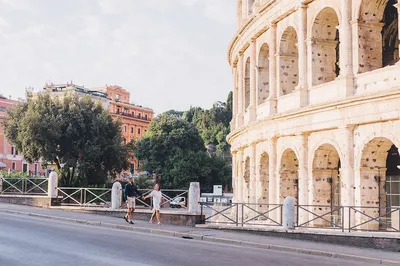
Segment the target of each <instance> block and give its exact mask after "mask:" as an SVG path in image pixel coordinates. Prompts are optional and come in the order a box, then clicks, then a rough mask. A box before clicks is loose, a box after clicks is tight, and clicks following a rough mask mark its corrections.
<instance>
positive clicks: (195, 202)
mask: <svg viewBox="0 0 400 266" xmlns="http://www.w3.org/2000/svg"><path fill="white" fill-rule="evenodd" d="M199 202H200V183H199V182H190V187H189V193H188V211H189V213H192V214H196V213H199V206H200V205H199Z"/></svg>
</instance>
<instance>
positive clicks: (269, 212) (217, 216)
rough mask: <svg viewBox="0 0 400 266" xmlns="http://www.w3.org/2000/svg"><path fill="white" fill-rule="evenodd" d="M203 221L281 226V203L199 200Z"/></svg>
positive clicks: (240, 224) (237, 224)
mask: <svg viewBox="0 0 400 266" xmlns="http://www.w3.org/2000/svg"><path fill="white" fill-rule="evenodd" d="M199 204H200V206H201V216H203V215H204V217H205V218H204V219H203V221H202V222H203V223H217V224H228V225H229V224H230V225H235V226H244V225H258V226H260V225H261V226H282V206H283V205H282V204H256V203H254V204H252V203H216V202H200V203H199Z"/></svg>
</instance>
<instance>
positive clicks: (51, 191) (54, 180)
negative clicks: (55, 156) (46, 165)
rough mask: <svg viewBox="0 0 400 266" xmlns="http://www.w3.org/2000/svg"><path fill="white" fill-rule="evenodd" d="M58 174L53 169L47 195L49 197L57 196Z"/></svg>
mask: <svg viewBox="0 0 400 266" xmlns="http://www.w3.org/2000/svg"><path fill="white" fill-rule="evenodd" d="M57 187H58V175H57V173H56V171H54V170H53V171H52V172H51V173H50V175H49V180H48V182H47V195H48V197H49V198H52V199H54V198H57Z"/></svg>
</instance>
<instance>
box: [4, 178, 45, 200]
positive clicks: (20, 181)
mask: <svg viewBox="0 0 400 266" xmlns="http://www.w3.org/2000/svg"><path fill="white" fill-rule="evenodd" d="M47 189H48V178H45V177H34V178H20V177H18V178H14V177H0V194H1V195H38V196H43V195H47Z"/></svg>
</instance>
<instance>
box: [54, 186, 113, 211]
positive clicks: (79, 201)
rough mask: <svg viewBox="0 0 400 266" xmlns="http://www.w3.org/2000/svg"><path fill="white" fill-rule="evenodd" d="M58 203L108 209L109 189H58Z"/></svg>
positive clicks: (109, 200)
mask: <svg viewBox="0 0 400 266" xmlns="http://www.w3.org/2000/svg"><path fill="white" fill-rule="evenodd" d="M57 192H58V203H59V204H61V205H67V206H81V207H110V206H111V188H76V187H58V188H57Z"/></svg>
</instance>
